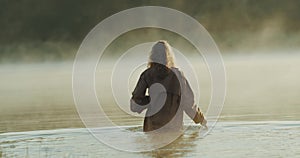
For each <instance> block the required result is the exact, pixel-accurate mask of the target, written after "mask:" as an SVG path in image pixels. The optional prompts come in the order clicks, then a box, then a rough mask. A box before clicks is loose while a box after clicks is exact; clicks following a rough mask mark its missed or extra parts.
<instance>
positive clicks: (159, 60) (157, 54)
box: [148, 40, 175, 68]
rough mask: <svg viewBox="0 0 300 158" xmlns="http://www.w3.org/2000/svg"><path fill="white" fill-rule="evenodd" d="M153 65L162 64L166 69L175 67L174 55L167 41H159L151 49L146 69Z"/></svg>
mask: <svg viewBox="0 0 300 158" xmlns="http://www.w3.org/2000/svg"><path fill="white" fill-rule="evenodd" d="M154 64H162V65H165V66H166V67H168V68H172V67H175V62H174V54H173V51H172V48H171V46H170V45H169V43H168V42H167V41H164V40H159V41H158V42H157V43H156V44H155V45H154V46H153V47H152V50H151V52H150V55H149V61H148V67H152V66H153V65H154Z"/></svg>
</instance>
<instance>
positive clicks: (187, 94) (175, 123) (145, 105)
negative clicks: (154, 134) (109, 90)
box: [131, 65, 204, 132]
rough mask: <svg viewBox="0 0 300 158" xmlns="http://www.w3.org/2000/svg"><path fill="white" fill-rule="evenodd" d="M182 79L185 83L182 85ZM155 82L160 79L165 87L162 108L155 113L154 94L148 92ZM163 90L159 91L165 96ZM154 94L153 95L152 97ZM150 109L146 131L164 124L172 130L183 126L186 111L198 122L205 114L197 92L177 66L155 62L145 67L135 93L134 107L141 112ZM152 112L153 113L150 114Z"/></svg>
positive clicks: (145, 125)
mask: <svg viewBox="0 0 300 158" xmlns="http://www.w3.org/2000/svg"><path fill="white" fill-rule="evenodd" d="M180 82H181V84H182V86H180ZM155 83H160V84H161V85H163V87H164V88H165V92H164V94H165V102H164V104H163V106H162V107H160V108H159V110H158V111H157V112H156V113H154V114H153V115H152V114H151V111H153V109H157V107H156V106H158V105H156V104H155V102H156V101H155V100H152V101H151V103H150V100H151V99H153V98H157V97H153V96H151V95H152V94H151V95H150V96H149V95H146V90H147V89H148V90H149V88H150V87H151V85H153V84H155ZM164 94H163V93H161V94H157V95H158V97H162V96H164ZM150 98H151V99H150ZM144 109H147V112H146V116H145V119H144V128H143V130H144V131H145V132H147V131H153V130H156V129H159V128H161V127H165V128H168V129H172V130H174V129H175V130H179V129H181V128H182V124H183V111H185V113H186V114H187V115H188V116H189V117H190V118H191V119H193V120H194V122H195V123H201V122H202V121H203V120H204V116H203V114H202V113H201V111H200V109H199V108H198V107H197V106H196V105H194V94H193V92H192V89H191V87H190V85H189V83H188V81H187V80H186V78H185V77H184V76H183V74H182V73H181V72H180V71H179V70H178V69H177V68H172V69H168V68H167V67H165V66H163V65H160V66H153V67H150V68H148V69H147V70H145V71H144V72H143V73H142V74H141V75H140V78H139V81H138V83H137V85H136V87H135V89H134V91H133V93H132V99H131V110H132V111H133V112H138V113H141V112H142V111H143V110H144ZM149 113H150V114H151V115H149Z"/></svg>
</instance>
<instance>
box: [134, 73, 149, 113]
mask: <svg viewBox="0 0 300 158" xmlns="http://www.w3.org/2000/svg"><path fill="white" fill-rule="evenodd" d="M147 88H148V84H147V82H146V80H145V74H144V73H142V74H141V76H140V78H139V80H138V82H137V85H136V87H135V89H134V91H133V92H132V98H131V100H130V109H131V111H132V112H138V113H141V112H142V111H143V110H144V109H146V108H147V105H148V104H149V102H150V97H149V96H146V90H147Z"/></svg>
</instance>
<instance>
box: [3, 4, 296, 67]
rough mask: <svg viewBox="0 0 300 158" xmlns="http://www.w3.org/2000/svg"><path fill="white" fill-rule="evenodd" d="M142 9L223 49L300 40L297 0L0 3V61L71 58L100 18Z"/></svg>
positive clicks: (289, 42) (288, 44)
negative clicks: (187, 26) (202, 33)
mask: <svg viewBox="0 0 300 158" xmlns="http://www.w3.org/2000/svg"><path fill="white" fill-rule="evenodd" d="M145 5H154V6H165V7H170V8H174V9H177V10H179V11H182V12H184V13H187V14H188V15H190V16H192V17H194V18H195V19H197V20H198V21H199V22H200V23H201V24H202V25H203V26H204V27H205V28H206V29H207V30H208V31H209V32H210V33H211V34H212V36H213V37H214V39H215V40H216V42H217V43H218V45H220V47H221V49H231V48H232V49H234V48H237V47H239V48H240V47H250V48H251V47H253V45H256V44H259V45H260V46H263V45H265V46H268V47H269V46H272V45H275V46H278V44H282V45H283V46H285V47H294V46H295V45H296V43H297V42H299V41H300V40H299V39H298V37H299V31H300V1H299V0H286V1H284V0H226V1H225V0H222V1H218V0H170V1H160V0H149V1H145V0H122V1H120V0H105V1H103V0H101V1H99V0H89V1H84V0H63V1H62V0H42V1H39V0H18V1H12V0H0V28H1V31H0V62H1V61H6V60H10V59H11V60H12V58H14V60H16V61H18V60H19V59H18V57H20V56H22V58H24V57H25V58H26V56H27V58H29V59H28V60H29V61H30V60H31V59H32V58H37V59H41V58H45V60H47V59H48V58H53V59H60V58H62V59H64V58H70V57H73V56H74V53H75V52H74V51H76V49H77V48H78V47H79V44H80V43H81V41H82V40H83V39H84V37H85V36H86V34H87V33H88V32H89V31H90V30H91V29H92V28H93V27H94V26H95V25H96V24H98V23H99V22H100V21H101V20H103V19H104V18H106V17H108V16H110V15H112V14H114V13H117V12H119V11H122V10H125V9H128V8H132V7H137V6H145ZM144 31H149V29H148V30H144ZM150 32H151V30H150ZM174 37H175V36H174ZM151 38H152V39H156V38H158V39H159V38H161V37H159V36H158V35H156V36H155V37H151ZM176 38H177V37H176ZM257 39H259V40H258V41H259V43H255V41H257ZM239 41H243V43H239V44H238V43H237V42H239ZM253 42H254V44H251V43H253ZM40 50H42V51H40ZM22 60H23V59H22ZM34 60H35V59H34Z"/></svg>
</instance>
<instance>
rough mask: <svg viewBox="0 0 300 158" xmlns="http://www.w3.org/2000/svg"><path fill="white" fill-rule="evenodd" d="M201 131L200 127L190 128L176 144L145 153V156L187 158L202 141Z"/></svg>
mask: <svg viewBox="0 0 300 158" xmlns="http://www.w3.org/2000/svg"><path fill="white" fill-rule="evenodd" d="M199 130H200V126H191V127H188V129H187V130H186V131H185V133H184V134H183V135H181V136H180V137H178V138H177V139H176V140H175V141H174V142H172V143H170V144H169V145H167V146H164V147H162V148H159V149H156V150H153V151H150V152H143V154H144V155H147V156H151V157H176V158H179V157H185V156H187V154H191V153H192V152H193V151H194V150H195V147H196V146H197V142H199V139H201V138H200V135H199V134H200V132H199Z"/></svg>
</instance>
